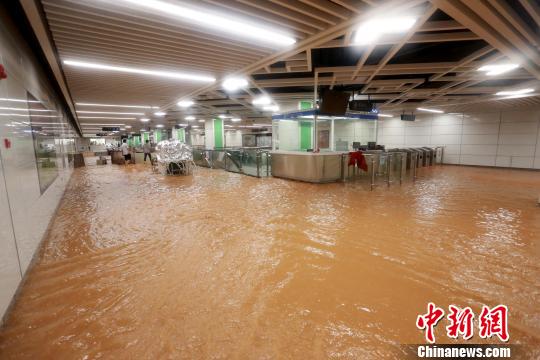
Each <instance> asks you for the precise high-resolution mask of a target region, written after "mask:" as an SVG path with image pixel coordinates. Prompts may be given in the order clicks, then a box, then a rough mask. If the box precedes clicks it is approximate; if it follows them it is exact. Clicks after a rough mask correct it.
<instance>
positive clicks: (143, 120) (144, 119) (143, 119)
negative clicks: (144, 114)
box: [141, 118, 150, 122]
mask: <svg viewBox="0 0 540 360" xmlns="http://www.w3.org/2000/svg"><path fill="white" fill-rule="evenodd" d="M141 121H142V122H149V121H150V119H148V118H142V119H141Z"/></svg>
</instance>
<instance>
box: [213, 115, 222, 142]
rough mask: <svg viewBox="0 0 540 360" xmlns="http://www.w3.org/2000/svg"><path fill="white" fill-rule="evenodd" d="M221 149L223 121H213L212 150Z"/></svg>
mask: <svg viewBox="0 0 540 360" xmlns="http://www.w3.org/2000/svg"><path fill="white" fill-rule="evenodd" d="M222 147H223V120H221V119H214V148H222Z"/></svg>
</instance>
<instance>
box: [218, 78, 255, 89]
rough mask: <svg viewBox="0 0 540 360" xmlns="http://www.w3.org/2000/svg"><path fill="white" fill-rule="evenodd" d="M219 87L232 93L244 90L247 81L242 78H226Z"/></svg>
mask: <svg viewBox="0 0 540 360" xmlns="http://www.w3.org/2000/svg"><path fill="white" fill-rule="evenodd" d="M221 85H222V86H223V88H224V89H225V91H229V92H233V91H238V90H241V89H244V88H246V87H247V86H248V81H247V80H246V79H244V78H227V79H225V80H224V81H223V83H222V84H221Z"/></svg>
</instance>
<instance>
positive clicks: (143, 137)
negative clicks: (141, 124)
mask: <svg viewBox="0 0 540 360" xmlns="http://www.w3.org/2000/svg"><path fill="white" fill-rule="evenodd" d="M142 139H143V143H146V140H150V134H148V133H147V132H144V133H143V134H142Z"/></svg>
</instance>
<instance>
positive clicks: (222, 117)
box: [218, 114, 231, 119]
mask: <svg viewBox="0 0 540 360" xmlns="http://www.w3.org/2000/svg"><path fill="white" fill-rule="evenodd" d="M218 117H219V118H221V119H228V118H230V117H231V116H230V115H226V114H221V115H218Z"/></svg>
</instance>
